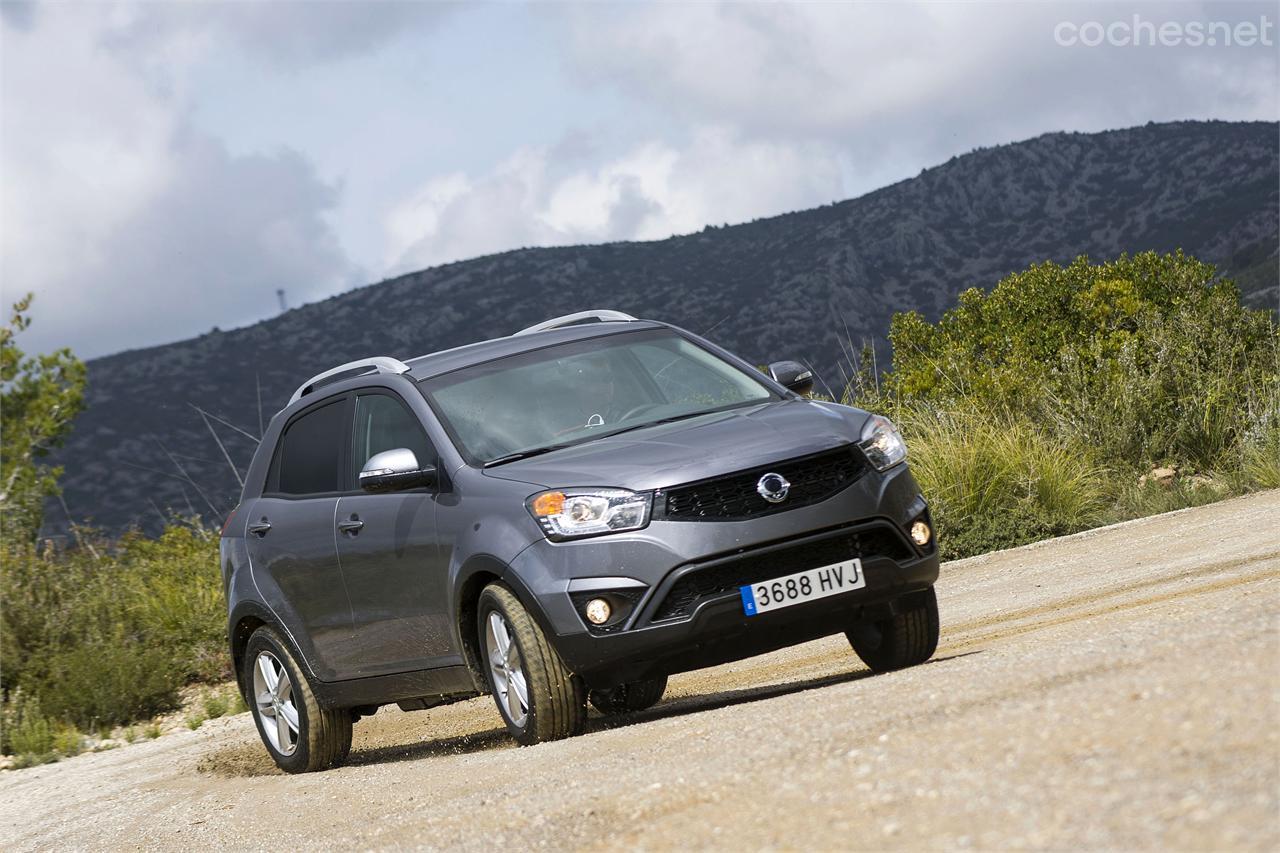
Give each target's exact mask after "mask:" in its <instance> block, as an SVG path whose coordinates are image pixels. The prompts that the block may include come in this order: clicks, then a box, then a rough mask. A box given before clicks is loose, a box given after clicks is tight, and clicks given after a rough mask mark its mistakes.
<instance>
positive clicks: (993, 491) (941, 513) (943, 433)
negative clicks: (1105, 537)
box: [899, 412, 1109, 559]
mask: <svg viewBox="0 0 1280 853" xmlns="http://www.w3.org/2000/svg"><path fill="white" fill-rule="evenodd" d="M899 425H900V427H901V428H902V430H903V431H904V433H905V434H906V436H907V442H908V445H909V446H910V448H911V459H912V463H911V464H912V470H913V471H914V473H915V476H916V479H917V480H918V481H919V482H920V486H921V488H922V489H923V491H924V493H925V494H926V495H928V496H929V498H930V500H931V503H932V510H933V515H934V522H935V524H936V525H937V527H938V541H939V545H940V547H941V549H942V556H943V557H944V559H954V558H957V557H962V556H967V555H969V554H975V553H981V552H983V551H989V550H993V549H997V548H1011V547H1013V546H1015V545H1022V544H1025V543H1027V542H1034V541H1036V540H1038V539H1044V538H1047V537H1050V536H1061V535H1063V534H1066V533H1073V532H1075V531H1077V530H1082V529H1084V528H1086V527H1090V526H1093V525H1094V524H1096V523H1098V521H1099V520H1100V519H1101V518H1102V516H1103V513H1104V512H1105V511H1106V509H1107V507H1108V497H1109V496H1108V494H1107V490H1106V476H1105V472H1104V471H1103V470H1102V469H1101V468H1100V467H1099V466H1098V465H1096V464H1094V463H1093V462H1092V460H1091V457H1090V454H1089V452H1088V450H1087V449H1086V448H1085V447H1083V446H1082V445H1079V444H1075V445H1071V444H1064V443H1062V442H1059V441H1056V440H1054V439H1052V438H1050V437H1048V436H1046V435H1044V434H1042V433H1040V432H1038V431H1037V430H1035V429H1033V428H1032V427H1030V426H1028V425H1027V424H1025V423H1019V422H1002V421H998V420H992V419H989V418H986V417H983V416H980V415H977V414H975V413H972V412H968V413H958V414H949V415H927V414H919V413H917V414H914V415H912V416H909V417H908V418H906V419H904V420H903V421H902V422H901V423H900V424H899Z"/></svg>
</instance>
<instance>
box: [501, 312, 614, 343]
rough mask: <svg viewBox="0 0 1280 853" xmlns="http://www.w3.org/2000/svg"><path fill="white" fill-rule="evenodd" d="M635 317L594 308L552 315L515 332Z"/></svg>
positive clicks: (542, 330) (529, 332)
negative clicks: (587, 321) (581, 321)
mask: <svg viewBox="0 0 1280 853" xmlns="http://www.w3.org/2000/svg"><path fill="white" fill-rule="evenodd" d="M635 319H636V318H635V317H632V316H631V315H630V314H623V313H622V312H621V311H610V310H608V309H604V308H595V309H592V310H590V311H579V312H577V313H576V314H565V315H564V316H563V317H552V318H551V319H550V320H543V321H542V322H541V323H538V324H537V325H535V326H530V327H529V328H527V329H521V330H520V331H518V332H516V334H517V335H530V334H533V333H534V332H545V331H546V330H547V329H559V328H561V327H563V326H572V325H573V324H574V323H577V322H578V321H579V320H596V321H598V322H600V323H629V322H631V321H633V320H635ZM512 337H514V335H513V336H512Z"/></svg>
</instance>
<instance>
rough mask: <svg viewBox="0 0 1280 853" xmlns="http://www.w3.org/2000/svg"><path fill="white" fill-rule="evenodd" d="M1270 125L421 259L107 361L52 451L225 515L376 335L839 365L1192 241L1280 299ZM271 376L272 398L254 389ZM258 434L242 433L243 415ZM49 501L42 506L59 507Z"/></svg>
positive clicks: (88, 477)
mask: <svg viewBox="0 0 1280 853" xmlns="http://www.w3.org/2000/svg"><path fill="white" fill-rule="evenodd" d="M1278 185H1280V172H1278V169H1277V125H1276V124H1275V123H1261V122H1258V123H1223V122H1188V123H1175V124H1163V125H1147V126H1145V127H1138V128H1133V129H1129V130H1119V131H1111V132H1107V133H1098V134H1079V133H1054V134H1047V135H1045V136H1040V137H1037V138H1035V139H1031V140H1028V141H1026V142H1020V143H1016V144H1011V145H1003V146H999V147H996V148H991V149H983V150H979V151H975V152H973V153H970V154H967V155H964V156H962V157H955V158H952V159H951V160H950V161H948V162H947V163H945V164H943V165H940V166H937V167H935V168H932V169H926V170H924V171H923V172H921V173H920V175H919V176H917V177H915V178H912V179H910V180H906V181H902V182H900V183H897V184H894V185H892V186H889V187H886V188H884V189H882V190H878V191H876V192H873V193H870V194H868V195H865V196H862V197H860V198H856V199H852V200H849V201H844V202H840V203H838V204H833V205H829V206H826V207H821V208H817V209H814V210H807V211H802V212H799V213H789V214H785V215H782V216H777V217H773V218H771V219H764V220H759V221H756V222H750V223H746V224H742V225H734V226H729V227H723V228H712V227H709V228H707V229H705V230H704V231H702V232H699V233H697V234H691V235H687V236H682V237H673V238H670V239H667V240H660V241H655V242H649V243H614V244H606V245H600V246H574V247H569V248H558V249H521V250H518V251H512V252H507V253H504V254H500V255H492V256H488V257H482V258H476V259H474V260H469V261H462V262H458V263H454V264H448V265H445V266H441V267H434V268H432V269H427V270H423V271H421V272H417V273H411V274H409V275H405V276H402V277H400V278H397V279H394V280H389V281H384V282H381V283H378V284H374V285H370V286H368V287H364V288H361V289H358V290H353V291H350V292H348V293H344V294H342V295H341V296H336V297H334V298H332V299H328V300H326V301H324V302H319V303H315V304H312V305H307V306H304V307H302V308H298V309H296V310H292V311H288V312H286V313H284V314H282V315H280V316H279V317H276V318H274V319H271V320H267V321H263V322H261V323H258V324H256V325H253V326H250V327H247V328H243V329H237V330H234V331H230V332H216V331H215V332H213V333H211V334H208V335H204V336H202V337H199V338H196V339H193V340H188V341H183V342H180V343H176V344H171V345H167V346H162V347H154V348H151V349H145V350H134V351H129V352H123V353H120V354H117V355H113V356H108V357H105V358H100V359H96V360H94V361H92V362H91V363H90V365H89V393H88V408H87V410H86V411H85V413H84V414H83V415H82V416H81V417H80V419H79V421H78V422H77V424H76V427H75V431H74V433H73V435H72V437H71V439H70V441H69V442H68V445H67V447H66V448H65V449H64V451H62V452H61V453H60V455H59V460H58V461H59V462H61V463H62V464H63V465H65V467H66V473H65V475H64V478H63V486H64V490H65V496H66V501H67V504H68V506H69V507H70V511H71V513H72V514H73V515H75V516H76V517H77V518H78V519H90V520H92V522H93V523H96V524H99V525H102V526H104V527H107V528H110V529H113V530H114V529H118V528H120V527H123V526H126V525H129V524H133V523H136V524H141V525H143V526H145V527H148V528H153V527H155V526H157V525H158V524H159V523H160V521H161V519H162V518H163V516H164V514H165V513H167V512H168V511H169V510H170V509H174V510H179V511H183V512H187V511H190V510H194V511H195V512H198V513H201V514H203V515H204V516H205V517H206V518H208V519H210V520H213V521H215V522H219V521H221V517H222V515H223V514H224V513H225V512H226V511H228V510H229V509H230V508H231V507H232V505H233V504H234V503H235V501H236V499H237V496H238V492H239V486H238V483H237V481H236V478H235V476H233V474H232V471H231V468H230V467H229V466H228V464H227V461H226V460H225V459H224V458H223V456H222V453H221V451H220V450H219V448H218V445H217V444H216V443H215V442H214V440H213V438H212V437H211V435H210V432H209V430H208V429H207V428H206V426H205V424H204V422H202V420H201V417H200V415H199V414H198V413H197V412H196V410H195V409H194V408H193V404H194V405H196V406H200V407H202V408H204V409H206V410H207V411H209V412H211V413H213V414H215V415H217V416H219V417H221V418H223V419H225V420H226V421H228V422H230V423H231V424H234V425H236V426H237V427H239V428H240V429H241V430H243V432H239V431H237V430H236V429H232V428H230V427H228V426H225V425H222V424H219V423H217V422H214V423H213V425H214V427H215V428H216V429H217V431H218V435H219V437H220V438H221V439H222V441H223V442H225V444H226V448H227V451H228V453H229V454H230V456H231V459H232V460H233V462H234V464H235V465H236V467H237V468H238V470H239V471H240V472H243V471H244V469H245V468H246V467H247V464H248V460H249V457H250V456H251V454H252V452H253V449H254V446H255V443H256V442H255V441H253V440H252V439H251V438H250V437H249V436H251V435H257V434H259V419H260V411H261V417H262V418H269V417H270V415H271V413H272V412H274V411H276V410H277V409H279V408H280V406H281V405H283V403H284V402H285V400H286V399H287V398H288V395H289V394H290V392H292V390H293V388H294V387H295V386H296V385H297V384H298V383H299V382H300V381H302V380H303V379H305V378H306V377H308V376H309V375H311V374H312V373H315V372H318V371H320V370H322V369H324V368H326V367H329V366H332V365H334V364H337V363H340V362H342V361H346V360H349V359H352V358H358V357H361V356H365V355H373V354H385V355H393V356H398V357H403V358H407V357H412V356H415V355H419V354H421V353H424V352H429V351H432V350H437V349H442V348H445V347H450V346H455V345H458V344H463V343H467V342H469V341H474V340H479V339H482V338H488V337H493V336H497V335H504V334H508V333H510V332H512V331H514V330H516V329H518V328H520V327H521V326H523V325H526V324H529V323H532V322H535V321H537V320H541V319H544V318H546V317H549V316H552V315H555V314H562V313H568V312H570V311H574V310H580V309H582V308H586V307H611V308H617V309H621V310H624V311H628V312H630V313H633V314H636V315H640V316H648V317H654V318H658V319H663V320H668V321H671V322H674V323H677V324H679V325H681V326H685V327H687V328H689V329H692V330H695V331H700V332H701V331H706V330H711V331H710V337H712V338H714V339H715V340H717V341H719V342H721V343H723V344H725V345H727V346H728V347H730V348H731V349H734V350H735V351H737V352H739V353H741V354H742V355H744V356H745V357H747V358H749V359H752V360H754V361H756V362H765V361H767V360H771V359H775V358H780V357H798V358H801V359H805V360H807V361H809V362H810V363H812V364H813V365H814V366H815V367H817V369H818V370H819V372H820V374H821V375H822V377H823V378H824V379H825V380H826V381H827V382H828V383H830V384H831V385H832V386H835V387H838V386H839V385H840V382H841V378H842V374H843V372H845V371H848V370H849V365H848V363H847V359H846V358H845V357H844V350H843V349H842V344H843V343H844V342H847V341H850V340H851V341H853V343H854V345H855V346H856V345H857V344H858V343H859V342H860V341H863V340H875V341H877V342H878V344H877V345H878V347H879V352H880V355H881V356H882V357H884V356H886V355H887V348H886V347H885V344H884V335H885V332H886V330H887V328H888V323H889V318H890V317H891V316H892V315H893V313H894V312H897V311H904V310H909V309H915V310H918V311H921V312H923V313H924V314H925V315H927V316H929V317H931V318H933V317H936V316H937V315H938V314H939V313H940V312H941V311H943V310H944V309H945V308H947V307H949V306H950V305H952V304H953V302H954V301H955V298H956V295H957V294H958V293H959V292H960V291H962V290H964V289H966V288H968V287H973V286H979V287H990V286H991V285H993V284H994V283H995V282H996V281H997V280H998V279H999V278H1000V277H1001V276H1003V275H1004V274H1006V273H1008V272H1010V271H1012V270H1016V269H1019V268H1022V267H1025V266H1027V265H1028V264H1031V263H1033V262H1037V261H1042V260H1046V259H1052V260H1056V261H1067V260H1070V259H1071V258H1073V257H1075V256H1076V255H1079V254H1088V255H1090V256H1091V257H1094V258H1098V259H1101V258H1107V257H1111V256H1114V255H1117V254H1119V253H1121V252H1135V251H1140V250H1144V249H1156V250H1161V251H1165V250H1172V249H1176V248H1182V249H1184V250H1186V251H1187V252H1188V253H1191V254H1194V255H1196V256H1197V257H1200V258H1203V259H1205V260H1209V261H1212V262H1214V263H1216V264H1218V265H1219V267H1220V268H1221V269H1222V270H1224V271H1225V272H1228V273H1230V274H1232V275H1234V276H1236V277H1237V279H1238V280H1240V281H1241V283H1242V285H1243V286H1244V287H1245V289H1246V292H1247V295H1248V299H1249V301H1250V302H1251V303H1253V304H1255V305H1260V306H1262V305H1265V306H1268V307H1272V308H1274V307H1276V306H1277V302H1278V300H1280V288H1278V285H1277V243H1278V239H1277V233H1278V230H1280V217H1278V214H1277V210H1278V207H1280V205H1278V200H1277V186H1278ZM259 391H260V397H261V401H262V402H261V408H260V407H259V404H258V400H259ZM246 433H247V434H249V435H246ZM64 521H65V516H64V515H63V513H62V510H61V508H59V507H56V506H54V507H51V508H50V513H49V522H48V523H49V527H50V529H51V531H56V530H57V529H60V528H61V527H63V525H64Z"/></svg>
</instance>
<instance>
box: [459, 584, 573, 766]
mask: <svg viewBox="0 0 1280 853" xmlns="http://www.w3.org/2000/svg"><path fill="white" fill-rule="evenodd" d="M478 608H479V609H478V612H477V616H478V617H479V618H478V619H477V623H478V626H479V629H480V648H481V649H482V651H483V653H484V663H485V676H486V680H487V681H488V682H489V690H490V691H491V692H492V693H493V698H494V701H495V702H497V705H498V711H499V712H500V713H501V714H502V719H503V721H504V722H505V723H506V724H507V730H508V731H509V732H511V736H512V737H513V738H515V740H516V742H517V743H519V744H520V745H521V746H532V745H533V744H535V743H542V742H543V741H548V740H559V739H561V738H566V737H572V736H573V735H576V734H579V733H580V732H581V731H582V729H583V728H584V726H585V725H586V720H587V702H586V689H585V688H584V687H583V684H582V679H581V678H579V677H578V676H576V675H574V674H573V673H571V672H569V670H568V669H567V668H566V667H565V665H564V661H562V660H560V656H559V655H558V654H556V650H555V649H553V648H552V647H551V644H550V643H548V642H547V637H546V635H545V634H544V633H543V632H542V629H541V628H539V627H538V624H537V623H536V622H534V621H533V619H532V618H531V617H530V616H529V613H528V611H526V610H525V609H524V605H522V604H521V603H520V600H519V599H518V598H516V597H515V595H514V594H513V593H512V592H511V590H510V589H508V588H507V587H505V586H503V585H501V584H496V583H495V584H490V585H489V586H487V587H485V588H484V590H483V591H482V592H481V593H480V600H479V602H478Z"/></svg>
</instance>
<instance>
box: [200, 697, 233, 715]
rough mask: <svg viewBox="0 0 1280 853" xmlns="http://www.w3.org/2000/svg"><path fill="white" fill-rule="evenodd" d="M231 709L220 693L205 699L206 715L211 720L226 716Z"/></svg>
mask: <svg viewBox="0 0 1280 853" xmlns="http://www.w3.org/2000/svg"><path fill="white" fill-rule="evenodd" d="M230 707H231V705H230V703H229V702H227V698H226V697H225V696H222V695H220V694H218V693H210V694H209V695H207V696H205V697H204V715H205V716H206V717H208V718H209V719H211V720H216V719H218V717H222V716H225V715H226V713H227V711H228V710H230Z"/></svg>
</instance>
